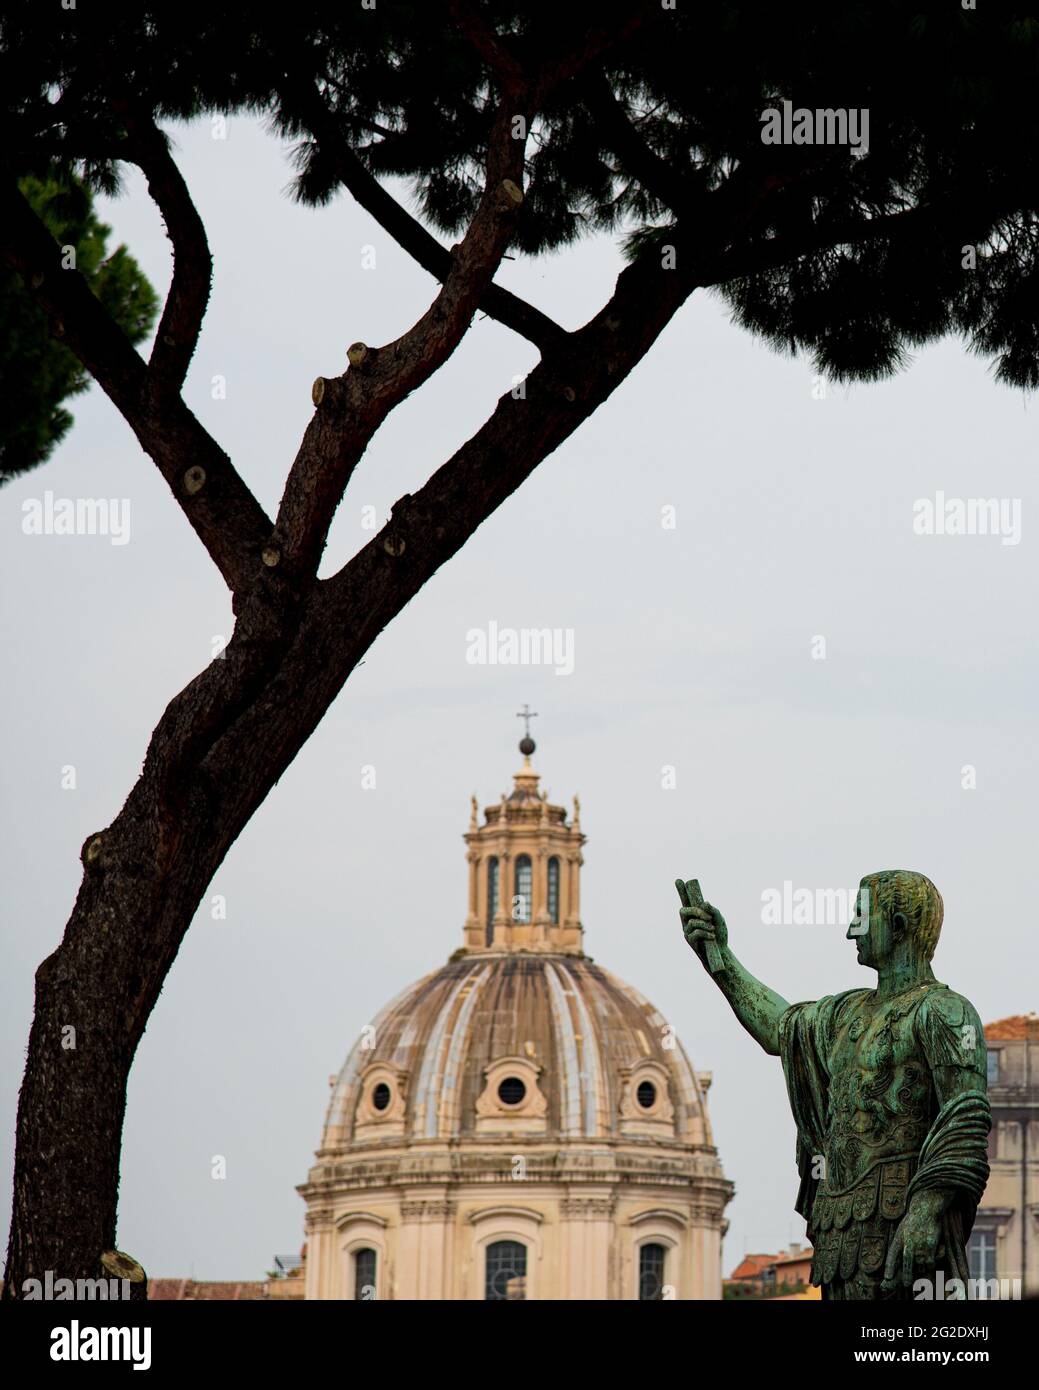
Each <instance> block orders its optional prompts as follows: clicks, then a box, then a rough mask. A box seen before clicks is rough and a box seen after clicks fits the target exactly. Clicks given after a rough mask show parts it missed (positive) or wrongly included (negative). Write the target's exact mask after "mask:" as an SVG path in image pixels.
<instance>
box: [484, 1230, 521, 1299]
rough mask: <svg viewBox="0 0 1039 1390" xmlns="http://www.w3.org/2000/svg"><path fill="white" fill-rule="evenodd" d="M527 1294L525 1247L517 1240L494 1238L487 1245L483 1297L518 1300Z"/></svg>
mask: <svg viewBox="0 0 1039 1390" xmlns="http://www.w3.org/2000/svg"><path fill="white" fill-rule="evenodd" d="M526 1296H527V1247H526V1246H525V1245H521V1244H520V1243H519V1241H518V1240H496V1241H495V1242H494V1244H493V1245H488V1247H487V1267H486V1276H485V1278H484V1299H485V1301H486V1300H490V1301H491V1302H502V1301H504V1300H506V1299H508V1300H510V1301H519V1300H520V1299H525V1298H526Z"/></svg>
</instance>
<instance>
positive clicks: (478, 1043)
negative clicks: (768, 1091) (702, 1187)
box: [323, 951, 713, 1150]
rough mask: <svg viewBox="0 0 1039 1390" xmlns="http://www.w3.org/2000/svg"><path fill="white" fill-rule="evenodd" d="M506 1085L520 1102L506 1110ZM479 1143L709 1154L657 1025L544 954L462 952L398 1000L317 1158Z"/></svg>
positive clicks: (680, 1064) (678, 1064)
mask: <svg viewBox="0 0 1039 1390" xmlns="http://www.w3.org/2000/svg"><path fill="white" fill-rule="evenodd" d="M503 1080H505V1081H507V1082H508V1083H509V1086H510V1087H511V1090H510V1089H508V1088H506V1090H504V1091H500V1089H499V1088H500V1086H501V1084H502V1082H503ZM517 1080H518V1081H520V1082H522V1083H523V1086H522V1090H523V1092H524V1099H523V1100H522V1102H521V1103H516V1102H513V1103H512V1104H508V1103H506V1102H505V1101H503V1100H502V1096H503V1095H504V1096H506V1097H509V1096H515V1095H516V1094H517V1087H516V1082H517ZM380 1088H381V1089H380ZM377 1093H378V1094H377ZM542 1098H543V1099H542ZM513 1118H514V1128H513ZM489 1131H491V1132H493V1133H494V1134H495V1135H497V1136H499V1137H503V1136H504V1135H505V1134H508V1133H512V1132H515V1133H517V1134H521V1133H527V1134H530V1135H531V1137H533V1134H534V1132H538V1133H540V1134H542V1135H546V1136H553V1137H556V1138H559V1139H561V1140H567V1139H570V1140H576V1141H586V1140H588V1139H603V1138H609V1137H611V1136H616V1137H620V1136H622V1135H623V1136H625V1137H626V1138H629V1139H632V1138H634V1139H636V1140H638V1139H639V1138H640V1137H642V1138H648V1139H655V1140H657V1141H658V1142H660V1141H663V1142H664V1143H667V1142H669V1141H670V1142H672V1143H674V1142H677V1143H679V1144H682V1145H703V1144H708V1145H709V1144H712V1143H713V1140H712V1138H711V1134H710V1125H709V1121H708V1118H707V1108H706V1105H705V1103H704V1098H703V1094H702V1092H701V1090H700V1087H699V1085H698V1084H697V1081H696V1078H695V1075H694V1073H693V1071H692V1069H691V1067H690V1065H689V1062H688V1059H687V1058H686V1056H685V1053H684V1052H683V1050H682V1047H681V1044H680V1043H679V1041H678V1039H677V1037H676V1036H675V1034H674V1031H673V1029H671V1028H670V1027H669V1026H668V1025H667V1023H666V1021H665V1020H664V1018H662V1017H661V1015H660V1014H659V1013H658V1012H657V1010H656V1009H654V1008H653V1006H652V1005H651V1004H649V1003H648V1002H647V1001H646V1000H645V999H644V998H643V997H642V996H641V995H640V994H639V993H638V992H637V991H636V990H635V989H633V988H632V987H631V986H630V985H627V984H624V983H622V982H621V981H620V980H618V979H616V978H615V977H614V976H613V975H611V974H609V973H608V972H607V971H606V970H603V969H602V967H601V966H599V965H596V964H595V963H594V962H593V961H592V960H590V959H589V958H587V957H586V956H583V955H575V954H564V953H558V954H557V953H554V952H527V951H510V952H508V953H502V952H487V953H474V952H467V953H465V954H462V955H460V956H459V958H457V959H452V960H450V961H449V962H448V963H447V964H446V965H444V966H443V967H442V968H441V969H439V970H436V971H434V972H433V973H432V974H430V975H427V976H426V977H425V978H424V979H422V980H419V981H418V982H417V983H416V984H414V985H412V986H411V987H410V988H409V989H407V990H405V991H404V992H403V993H402V994H400V995H398V997H397V998H396V999H395V1000H393V1001H392V1002H391V1003H390V1004H388V1005H387V1006H386V1008H385V1009H383V1011H382V1012H381V1014H379V1016H378V1017H377V1018H376V1020H375V1022H374V1024H373V1025H372V1026H371V1027H370V1028H366V1029H365V1030H364V1032H363V1035H362V1037H361V1038H360V1039H359V1040H358V1042H357V1044H356V1045H355V1047H354V1048H353V1050H352V1051H351V1053H350V1056H349V1057H348V1059H347V1062H346V1065H345V1066H344V1067H343V1069H342V1072H341V1073H340V1075H339V1077H338V1080H337V1082H336V1085H335V1089H334V1091H333V1094H332V1099H331V1103H330V1106H329V1111H328V1116H327V1120H326V1125H325V1136H324V1143H323V1148H325V1149H326V1150H327V1149H342V1148H343V1147H352V1146H353V1145H355V1144H362V1145H367V1144H369V1143H373V1142H374V1143H378V1142H379V1141H380V1140H383V1139H393V1140H395V1141H396V1142H398V1143H399V1142H400V1141H401V1140H402V1139H403V1140H404V1141H405V1142H415V1141H422V1140H426V1141H438V1140H439V1141H440V1142H443V1141H445V1140H452V1139H456V1138H460V1137H466V1136H470V1137H481V1136H483V1135H486V1134H488V1132H489Z"/></svg>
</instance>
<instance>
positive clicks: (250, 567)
mask: <svg viewBox="0 0 1039 1390" xmlns="http://www.w3.org/2000/svg"><path fill="white" fill-rule="evenodd" d="M0 256H3V258H4V259H5V260H6V261H7V262H8V264H9V265H11V266H12V267H13V268H14V269H15V270H17V271H18V272H19V273H20V274H21V276H22V278H23V280H24V281H25V284H26V286H27V287H29V288H30V289H31V291H32V293H33V294H34V296H35V298H36V301H37V303H38V304H39V305H40V307H41V308H42V309H43V310H44V312H45V313H46V314H47V315H48V317H49V319H50V321H51V331H52V332H53V334H54V336H55V337H56V338H58V339H59V340H60V341H62V342H63V343H65V344H66V345H67V346H68V347H69V349H70V350H71V351H72V352H73V353H74V354H75V356H76V357H78V358H79V360H80V362H81V363H82V364H83V366H84V367H85V368H86V369H87V371H88V372H90V374H91V375H92V376H93V377H94V379H95V381H97V383H98V385H99V386H100V387H101V389H102V390H103V391H104V392H105V394H106V395H107V396H108V397H109V399H110V400H111V401H112V403H113V404H114V405H115V407H116V408H117V410H118V411H119V412H120V414H121V415H122V416H123V418H124V419H125V420H126V422H127V424H128V425H129V426H130V428H131V429H132V430H133V432H134V434H135V435H136V436H137V438H138V440H139V441H140V443H141V446H142V448H143V449H144V450H145V451H146V452H147V453H148V454H149V455H150V456H151V458H152V459H153V460H154V462H155V463H156V465H157V466H158V468H159V471H160V472H161V473H162V476H163V477H164V478H165V479H166V481H167V483H168V484H169V486H170V488H171V490H172V492H173V494H174V496H175V497H176V499H177V501H178V503H179V504H180V506H181V508H182V509H183V511H184V513H185V515H186V516H187V518H188V520H189V522H190V523H191V525H192V526H193V527H194V529H195V531H196V533H197V534H198V536H199V538H200V540H201V541H202V544H203V545H204V546H205V547H206V549H207V550H208V551H209V554H210V556H211V557H212V559H213V561H214V562H215V564H216V565H217V568H218V569H219V570H220V573H221V574H222V575H223V577H224V579H225V581H226V583H227V584H228V586H229V588H230V589H231V590H232V591H237V590H239V589H241V588H244V587H246V586H247V585H248V584H250V583H251V582H252V581H254V580H255V578H256V575H257V570H258V567H259V554H260V550H261V548H262V546H263V544H264V541H265V539H266V538H267V537H269V535H270V531H271V523H270V521H269V520H268V518H267V517H266V516H265V514H264V511H263V508H262V507H261V506H260V504H259V503H258V502H257V501H256V499H255V498H254V497H253V495H252V493H251V492H250V491H249V489H248V488H247V487H246V485H245V483H244V482H243V481H242V479H241V477H240V476H239V475H238V473H237V472H236V471H235V469H234V466H233V465H232V463H231V461H230V459H229V458H228V457H227V455H226V454H225V453H224V451H223V450H222V449H221V448H220V446H219V445H218V444H217V443H216V441H215V440H214V439H213V438H212V436H211V435H210V434H209V433H208V432H207V431H206V430H205V429H204V428H203V427H202V425H201V424H200V423H199V421H198V420H197V419H196V418H195V416H194V415H193V414H192V413H191V411H190V410H189V409H188V407H187V406H186V405H185V404H184V402H183V400H181V398H180V397H179V395H178V396H176V397H175V398H173V399H162V400H157V399H155V398H153V396H152V392H151V389H150V380H149V369H148V368H147V367H146V366H145V364H144V363H143V362H142V360H141V358H140V357H139V356H138V354H137V353H136V352H135V350H134V348H133V346H132V344H131V343H130V342H129V340H128V339H127V338H126V336H125V335H124V334H123V332H122V330H121V329H120V328H119V326H118V325H117V324H116V323H115V321H114V320H113V319H112V317H111V315H110V314H108V312H107V311H106V310H105V308H104V306H103V305H102V304H101V301H100V300H99V299H98V298H97V296H96V295H95V294H94V293H93V291H92V290H91V288H90V286H89V285H88V284H87V282H86V280H85V279H84V278H83V276H82V275H81V274H80V273H79V271H78V270H73V269H71V268H69V269H63V268H62V266H61V248H60V247H59V246H58V245H57V243H56V242H55V240H54V238H53V237H52V236H51V234H50V232H49V231H48V229H47V227H46V226H45V225H44V223H43V222H42V221H41V220H40V218H39V217H37V215H36V213H35V212H34V211H33V209H32V207H31V206H30V204H29V202H28V200H27V199H26V198H25V197H24V196H23V194H22V193H21V192H20V190H19V189H18V187H17V184H15V183H14V182H13V181H8V182H4V183H2V184H0Z"/></svg>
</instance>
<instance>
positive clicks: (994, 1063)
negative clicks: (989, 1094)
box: [988, 1047, 999, 1086]
mask: <svg viewBox="0 0 1039 1390" xmlns="http://www.w3.org/2000/svg"><path fill="white" fill-rule="evenodd" d="M998 1080H999V1048H998V1047H997V1048H994V1049H993V1048H989V1054H988V1084H989V1085H990V1086H993V1085H995V1083H996V1082H997V1081H998Z"/></svg>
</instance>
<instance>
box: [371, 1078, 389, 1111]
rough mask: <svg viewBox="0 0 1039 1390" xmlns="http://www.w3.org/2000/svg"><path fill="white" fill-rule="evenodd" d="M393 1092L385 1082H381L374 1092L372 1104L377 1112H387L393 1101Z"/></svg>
mask: <svg viewBox="0 0 1039 1390" xmlns="http://www.w3.org/2000/svg"><path fill="white" fill-rule="evenodd" d="M391 1098H392V1097H391V1092H390V1088H389V1086H387V1085H386V1082H385V1081H380V1082H379V1084H378V1085H377V1086H376V1087H375V1089H374V1090H373V1091H372V1104H373V1105H374V1106H375V1108H376V1110H385V1109H386V1107H387V1106H388V1105H389V1103H390V1100H391Z"/></svg>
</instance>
